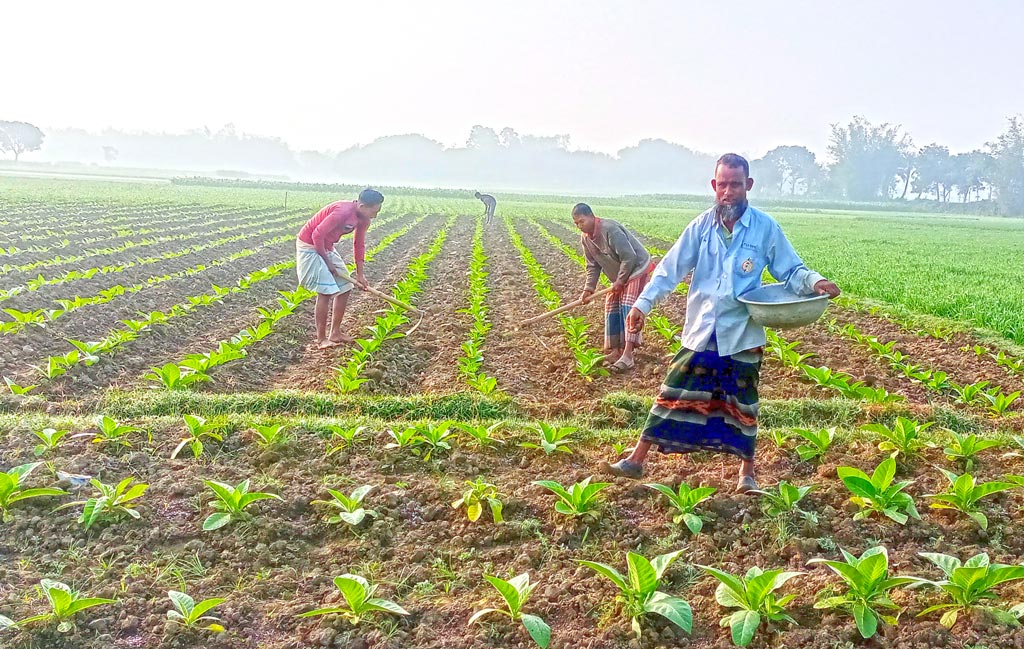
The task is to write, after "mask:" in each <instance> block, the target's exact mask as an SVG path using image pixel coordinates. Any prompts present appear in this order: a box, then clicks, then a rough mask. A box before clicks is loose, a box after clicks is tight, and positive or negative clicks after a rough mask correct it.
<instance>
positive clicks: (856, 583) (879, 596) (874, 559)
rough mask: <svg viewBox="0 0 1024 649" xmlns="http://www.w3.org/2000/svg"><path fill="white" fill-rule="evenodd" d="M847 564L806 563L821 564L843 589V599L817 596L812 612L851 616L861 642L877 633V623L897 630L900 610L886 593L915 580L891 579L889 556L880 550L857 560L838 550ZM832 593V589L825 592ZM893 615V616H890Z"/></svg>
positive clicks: (865, 553) (865, 552)
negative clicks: (834, 610)
mask: <svg viewBox="0 0 1024 649" xmlns="http://www.w3.org/2000/svg"><path fill="white" fill-rule="evenodd" d="M840 552H842V553H843V558H844V559H846V561H845V562H844V561H829V560H827V559H821V558H818V559H811V560H810V561H808V563H823V564H825V565H826V566H828V567H829V568H830V569H831V570H832V571H833V572H835V573H836V574H837V575H839V576H840V577H841V578H842V579H843V582H845V585H846V592H845V593H843V594H842V595H834V596H826V594H825V593H826V591H822V592H820V593H818V601H817V602H815V604H814V608H818V609H832V608H838V609H841V610H843V611H845V612H846V613H848V614H849V615H851V616H853V620H854V622H855V623H856V624H857V630H858V631H860V635H861V637H862V638H864V639H867V638H871V637H873V636H874V635H875V634H876V633H877V632H878V623H879V621H881V622H883V623H885V624H890V625H892V626H896V623H897V620H898V618H899V614H900V607H899V606H897V605H896V604H894V603H893V602H892V600H891V599H890V598H889V591H891V590H892V589H893V588H896V587H898V586H905V585H908V584H913V583H916V582H917V579H916V578H915V577H890V576H889V553H888V551H887V550H886V549H885V547H883V546H877V547H873V548H869V549H867V550H865V551H864V554H862V555H860V557H856V556H854V555H852V554H850V553H849V552H847V551H846V550H843V549H842V548H840ZM827 592H828V593H831V592H832V591H831V589H827ZM883 611H895V615H894V614H892V613H889V612H883Z"/></svg>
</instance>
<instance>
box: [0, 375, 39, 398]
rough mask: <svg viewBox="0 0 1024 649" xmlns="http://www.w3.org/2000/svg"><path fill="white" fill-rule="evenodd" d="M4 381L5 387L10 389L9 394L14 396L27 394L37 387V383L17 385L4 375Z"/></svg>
mask: <svg viewBox="0 0 1024 649" xmlns="http://www.w3.org/2000/svg"><path fill="white" fill-rule="evenodd" d="M4 383H6V384H7V389H8V390H10V391H11V394H13V395H15V396H22V395H25V394H28V393H29V392H31V391H32V390H35V389H36V388H38V387H39V386H38V385H18V384H17V383H15V382H14V381H12V380H11V379H9V378H8V377H6V376H5V377H4Z"/></svg>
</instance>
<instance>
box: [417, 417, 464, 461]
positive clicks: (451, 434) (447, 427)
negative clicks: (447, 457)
mask: <svg viewBox="0 0 1024 649" xmlns="http://www.w3.org/2000/svg"><path fill="white" fill-rule="evenodd" d="M451 428H452V422H451V421H439V422H433V421H430V422H427V423H425V424H422V425H420V426H418V427H417V431H416V437H417V439H416V444H417V445H418V446H423V447H425V448H426V452H425V453H424V454H423V459H424V460H427V461H429V460H430V458H431V457H432V456H434V455H436V454H437V453H440V452H443V451H450V450H452V445H451V440H453V439H454V438H455V431H453V430H452V429H451Z"/></svg>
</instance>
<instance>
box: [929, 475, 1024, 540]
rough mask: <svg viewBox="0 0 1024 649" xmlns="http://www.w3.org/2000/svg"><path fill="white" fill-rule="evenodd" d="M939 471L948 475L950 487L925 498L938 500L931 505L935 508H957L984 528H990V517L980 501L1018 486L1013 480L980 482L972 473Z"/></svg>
mask: <svg viewBox="0 0 1024 649" xmlns="http://www.w3.org/2000/svg"><path fill="white" fill-rule="evenodd" d="M939 471H942V475H944V476H946V479H947V480H949V484H950V488H949V490H948V491H944V492H942V493H937V494H928V495H926V496H925V498H931V499H933V500H935V501H936V502H933V503H932V504H931V507H932V508H933V509H955V510H956V511H958V512H961V513H963V514H967V516H968V517H970V519H971V520H973V521H974V522H975V523H977V524H978V526H979V527H981V529H983V530H987V529H988V518H987V517H986V516H985V514H983V513H981V511H980V509H979V508H978V501H979V500H981V499H982V498H984V497H985V496H989V495H991V494H994V493H999V492H1000V491H1009V490H1010V489H1015V488H1016V487H1017V485H1016V484H1014V483H1012V482H1000V481H998V480H993V481H992V482H982V483H980V484H979V483H978V482H977V481H976V480H975V478H974V476H972V475H971V474H970V473H965V474H963V475H957V474H955V473H953V472H952V471H947V470H946V469H942V468H940V469H939Z"/></svg>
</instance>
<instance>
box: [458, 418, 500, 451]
mask: <svg viewBox="0 0 1024 649" xmlns="http://www.w3.org/2000/svg"><path fill="white" fill-rule="evenodd" d="M504 424H505V422H503V421H497V422H495V423H493V424H491V425H490V426H488V425H486V424H469V423H457V424H455V427H456V428H457V429H458V430H460V431H462V432H463V433H465V434H466V436H467V437H469V438H470V439H471V440H473V443H474V444H475V445H476V446H478V447H480V448H487V447H488V446H492V445H494V444H504V443H505V442H504V441H502V440H501V439H499V438H497V437H495V435H494V433H495V432H496V431H497V430H498V429H499V428H501V427H502V426H503V425H504Z"/></svg>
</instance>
